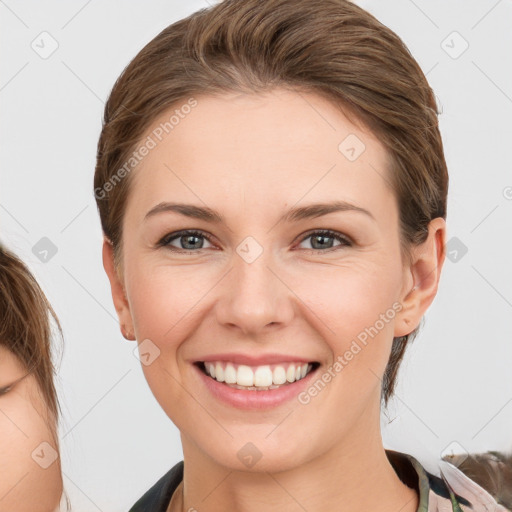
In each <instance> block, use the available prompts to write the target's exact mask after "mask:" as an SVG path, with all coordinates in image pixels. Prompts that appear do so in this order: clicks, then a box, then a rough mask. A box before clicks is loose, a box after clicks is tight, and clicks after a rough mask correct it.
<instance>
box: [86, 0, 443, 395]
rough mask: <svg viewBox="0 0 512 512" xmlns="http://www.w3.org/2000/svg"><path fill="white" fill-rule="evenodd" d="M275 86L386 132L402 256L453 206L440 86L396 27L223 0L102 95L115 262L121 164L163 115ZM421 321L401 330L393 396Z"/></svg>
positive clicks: (106, 204) (322, 6) (161, 39)
mask: <svg viewBox="0 0 512 512" xmlns="http://www.w3.org/2000/svg"><path fill="white" fill-rule="evenodd" d="M274 87H286V88H289V89H292V90H296V91H304V92H312V93H316V94H320V95H322V96H324V97H325V98H327V99H328V100H330V101H331V102H332V103H333V104H334V105H336V106H337V107H339V108H340V109H342V110H343V112H344V113H345V114H349V117H353V118H355V120H356V121H359V122H361V123H362V124H363V125H365V126H367V127H368V128H369V129H370V130H371V131H372V132H373V133H374V134H375V135H377V136H378V137H379V140H380V141H381V143H382V144H383V145H384V147H385V148H386V150H387V153H388V156H389V171H390V175H391V185H392V188H393V190H394V191H395V194H396V197H397V201H398V207H399V214H400V233H401V249H402V255H403V257H404V258H409V256H410V248H411V246H412V245H413V244H419V243H421V242H423V241H425V239H426V238H427V235H428V224H429V222H430V221H431V220H432V219H434V218H436V217H442V218H446V201H447V193H448V172H447V168H446V162H445V158H444V153H443V144H442V140H441V135H440V132H439V127H438V119H437V114H438V112H437V105H436V100H435V95H434V93H433V91H432V89H431V88H430V86H429V85H428V83H427V80H426V78H425V76H424V74H423V72H422V71H421V68H420V67H419V65H418V63H417V62H416V61H415V60H414V58H413V57H412V56H411V54H410V52H409V50H408V49H407V47H406V46H405V44H404V43H403V42H402V40H401V39H400V38H399V37H398V36H397V35H396V34H395V33H394V32H393V31H391V30H390V29H388V28H387V27H385V26H384V25H382V24H381V23H380V22H379V21H378V20H376V19H375V18H374V17H373V16H372V15H371V14H369V13H368V12H366V11H365V10H364V9H361V8H360V7H358V6H356V5H354V4H353V3H351V2H349V1H346V0H322V1H321V2H318V1H314V0H266V1H264V0H263V1H262V0H224V1H222V2H220V3H219V4H217V5H215V6H213V7H210V8H207V9H202V10H199V11H197V12H195V13H193V14H192V15H190V16H189V17H187V18H185V19H182V20H179V21H177V22H176V23H174V24H172V25H170V26H168V27H167V28H165V29H164V30H163V31H162V32H160V34H158V35H157V36H156V37H155V38H154V39H153V40H152V41H150V42H149V43H148V44H147V45H146V46H145V47H144V48H143V49H142V50H141V51H140V52H139V54H138V55H137V56H136V57H135V58H134V59H133V60H132V61H131V62H130V64H129V65H128V66H127V67H126V68H125V70H124V71H123V73H122V74H121V76H120V77H119V78H118V80H117V81H116V83H115V85H114V87H113V89H112V92H111V94H110V97H109V98H108V101H107V103H106V105H105V113H104V121H103V128H102V132H101V135H100V138H99V142H98V151H97V164H96V172H95V176H94V190H95V197H96V201H97V205H98V209H99V214H100V219H101V224H102V228H103V232H104V234H105V236H106V237H107V238H108V239H109V240H110V241H111V243H112V245H113V248H114V254H115V260H116V266H119V265H120V264H121V261H122V243H121V241H122V230H121V226H122V219H123V215H124V210H125V206H126V201H127V197H128V193H129V189H130V182H131V180H130V176H129V175H128V176H127V178H126V179H119V178H120V174H119V173H118V172H119V170H120V169H121V168H122V166H123V164H125V162H127V161H128V160H129V158H130V153H132V152H133V151H134V148H136V146H137V144H138V143H140V140H141V137H142V136H143V134H144V132H145V131H146V129H147V128H148V127H149V126H150V124H151V123H152V122H153V121H154V120H155V118H156V117H158V116H159V115H160V114H162V113H163V112H164V111H166V110H168V109H169V108H170V107H171V106H173V105H175V104H176V103H178V102H185V101H186V99H187V98H189V97H190V96H192V95H205V94H212V95H214V94H222V93H223V92H254V93H257V92H263V91H265V90H268V89H271V88H274ZM124 169H125V172H123V173H122V174H123V176H124V175H125V174H126V166H125V167H124ZM116 173H118V174H116ZM106 184H108V185H109V186H108V187H106ZM443 250H444V249H443ZM417 332H418V328H416V329H415V330H414V331H413V332H411V333H410V334H409V335H408V336H407V337H404V338H403V339H402V338H395V339H394V340H393V346H392V351H391V356H390V359H389V362H388V365H387V367H386V371H385V374H384V380H383V386H382V398H383V400H384V403H385V404H387V402H388V399H389V397H390V396H391V395H392V394H393V391H394V387H395V381H396V374H397V372H398V368H399V366H400V362H401V360H402V358H403V355H404V352H405V349H406V347H407V345H408V342H409V341H412V339H413V338H414V337H415V335H416V334H417Z"/></svg>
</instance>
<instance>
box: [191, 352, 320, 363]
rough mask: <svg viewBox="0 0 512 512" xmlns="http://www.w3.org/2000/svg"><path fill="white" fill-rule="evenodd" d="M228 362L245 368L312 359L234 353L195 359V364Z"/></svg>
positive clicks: (309, 361)
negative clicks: (242, 365) (245, 366)
mask: <svg viewBox="0 0 512 512" xmlns="http://www.w3.org/2000/svg"><path fill="white" fill-rule="evenodd" d="M217 361H223V362H230V363H235V364H244V365H247V366H263V365H266V364H277V363H311V362H314V361H315V360H314V359H308V358H305V357H299V356H292V355H286V354H261V355H258V356H256V355H248V354H234V353H223V354H211V355H206V356H203V357H202V358H201V359H197V360H196V362H217Z"/></svg>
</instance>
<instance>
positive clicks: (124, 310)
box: [102, 237, 136, 340]
mask: <svg viewBox="0 0 512 512" xmlns="http://www.w3.org/2000/svg"><path fill="white" fill-rule="evenodd" d="M102 256H103V268H104V269H105V272H106V274H107V276H108V280H109V282H110V290H111V292H112V300H113V302H114V307H115V309H116V312H117V316H118V318H119V324H120V329H121V334H122V335H123V337H124V338H125V339H127V340H135V339H136V338H135V335H134V334H133V321H132V317H131V312H130V305H129V304H128V300H127V298H126V294H125V290H124V286H123V283H122V277H121V276H120V275H119V273H118V272H117V271H116V268H115V265H114V248H113V247H112V243H111V242H110V240H108V238H106V237H104V238H103V248H102Z"/></svg>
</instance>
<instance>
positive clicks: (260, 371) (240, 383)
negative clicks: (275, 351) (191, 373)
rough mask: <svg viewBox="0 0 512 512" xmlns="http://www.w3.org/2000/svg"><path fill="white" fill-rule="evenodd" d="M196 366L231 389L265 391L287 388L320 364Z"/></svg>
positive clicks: (218, 363) (216, 362)
mask: <svg viewBox="0 0 512 512" xmlns="http://www.w3.org/2000/svg"><path fill="white" fill-rule="evenodd" d="M195 364H196V366H197V367H198V368H199V369H200V370H201V371H202V372H203V373H204V374H205V375H207V376H208V377H210V378H211V379H213V380H215V381H217V382H220V383H222V384H225V385H226V386H229V387H231V388H235V389H243V390H247V391H267V390H271V389H278V388H281V387H283V386H288V385H290V384H293V383H294V382H297V381H299V380H301V379H303V378H304V377H306V375H309V374H310V373H311V372H313V371H315V370H316V369H317V368H318V366H320V363H318V362H316V361H312V362H310V363H299V362H296V363H293V362H292V363H281V364H269V365H262V366H247V365H243V364H234V363H229V362H225V361H208V362H203V361H198V362H197V363H195Z"/></svg>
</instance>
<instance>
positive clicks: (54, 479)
mask: <svg viewBox="0 0 512 512" xmlns="http://www.w3.org/2000/svg"><path fill="white" fill-rule="evenodd" d="M26 374H27V371H26V369H25V368H24V366H23V365H22V364H21V362H20V361H19V360H18V358H17V357H16V356H15V355H14V354H13V353H12V352H11V351H10V350H8V349H7V348H6V347H5V346H3V345H0V475H2V476H1V478H0V512H12V511H13V510H16V511H17V512H18V511H19V512H49V511H52V510H54V509H56V507H58V504H59V501H60V497H61V494H62V477H61V472H60V462H59V458H58V453H57V450H56V447H55V443H54V442H53V438H52V434H51V430H50V428H49V425H48V422H47V411H46V410H45V407H46V406H45V402H44V399H43V397H42V396H41V394H40V393H39V386H38V384H37V382H36V379H35V377H34V376H33V375H31V374H29V375H26ZM25 375H26V376H25ZM24 376H25V377H24ZM19 379H21V380H19ZM13 384H14V385H13Z"/></svg>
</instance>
